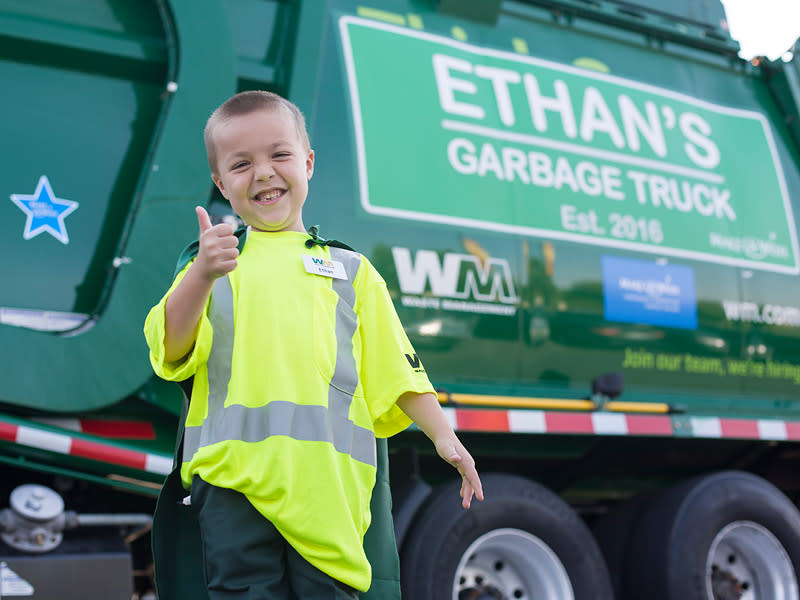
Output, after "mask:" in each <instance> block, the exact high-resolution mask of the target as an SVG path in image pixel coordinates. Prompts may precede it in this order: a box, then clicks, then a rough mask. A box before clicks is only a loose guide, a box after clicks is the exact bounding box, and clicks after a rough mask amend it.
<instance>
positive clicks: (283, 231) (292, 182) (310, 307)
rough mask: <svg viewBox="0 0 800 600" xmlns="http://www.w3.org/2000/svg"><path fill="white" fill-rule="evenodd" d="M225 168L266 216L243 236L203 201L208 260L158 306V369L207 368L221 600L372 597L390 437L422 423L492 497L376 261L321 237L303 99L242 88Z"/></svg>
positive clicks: (199, 471) (208, 465)
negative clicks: (309, 228) (313, 231)
mask: <svg viewBox="0 0 800 600" xmlns="http://www.w3.org/2000/svg"><path fill="white" fill-rule="evenodd" d="M205 143H206V150H207V153H208V161H209V167H210V169H211V173H212V179H213V181H214V183H215V184H216V186H217V188H219V190H220V192H221V193H222V195H223V196H224V197H225V198H226V199H227V200H228V201H229V202H230V204H231V206H232V208H233V210H234V211H235V212H236V213H237V214H238V215H239V217H241V219H242V220H243V221H244V222H245V223H246V224H247V225H248V231H247V239H246V243H245V244H244V247H243V250H242V251H241V253H240V252H239V249H238V246H239V239H238V238H237V237H236V236H235V235H234V230H233V228H232V227H231V226H230V225H228V224H224V223H223V224H218V225H212V224H211V221H210V219H209V216H208V214H207V213H206V211H205V210H204V209H203V208H201V207H197V209H196V213H197V221H198V226H199V230H200V238H199V249H198V253H197V256H196V258H195V259H194V261H193V262H191V263H190V264H189V265H188V266H187V267H186V268H184V269H183V270H182V271H181V272H180V273H179V274H178V275H177V277H176V278H175V281H174V282H173V284H172V286H171V287H170V289H169V291H168V292H167V293H166V295H165V296H164V298H163V299H162V300H161V301H160V302H159V304H158V305H156V306H155V307H153V309H152V310H151V311H150V314H149V315H148V317H147V321H146V323H145V335H146V338H147V342H148V345H149V347H150V357H151V362H152V364H153V368H154V369H155V371H156V373H157V374H158V375H159V376H161V377H162V378H164V379H168V380H175V381H180V380H184V379H187V378H188V377H192V376H193V377H194V380H193V387H192V394H191V403H190V405H189V412H188V415H187V418H186V431H185V438H184V448H183V463H182V466H181V479H182V481H183V485H184V487H186V488H189V487H191V503H192V505H193V507H195V508H196V510H197V512H198V518H199V521H200V532H201V537H202V539H203V552H204V562H205V575H206V585H207V588H208V591H209V597H210V598H211V600H216V599H220V600H222V599H223V598H224V599H226V600H227V599H232V598H256V597H258V598H265V599H266V598H269V599H271V598H280V599H281V600H288V599H290V598H302V599H303V600H306V599H309V598H332V599H333V598H356V597H357V593H356V591H355V590H367V589H368V588H369V586H370V577H371V574H370V565H369V562H368V561H367V558H366V555H365V553H364V550H363V537H364V533H365V532H366V530H367V527H368V526H369V523H370V511H369V503H370V494H371V491H372V487H373V484H374V482H375V472H376V456H375V438H376V437H388V436H390V435H393V434H394V433H397V432H399V431H401V430H403V429H404V428H406V427H407V426H408V425H409V424H410V422H411V420H413V421H414V422H416V423H417V425H418V426H419V427H420V429H421V430H422V431H423V432H424V433H425V434H426V435H427V436H428V437H429V438H430V439H431V440H432V441H433V443H434V445H435V447H436V451H437V452H438V454H439V455H440V456H441V457H442V458H443V459H444V460H445V461H447V462H448V463H450V464H451V465H453V466H454V467H455V468H456V469H457V470H458V472H459V473H460V474H461V477H462V486H461V497H462V498H463V502H462V504H463V506H464V507H465V508H469V506H470V503H471V500H472V497H473V495H474V496H475V497H477V498H478V499H479V500H482V499H483V492H482V489H481V482H480V479H479V477H478V473H477V471H476V470H475V465H474V461H473V459H472V457H471V456H470V454H469V453H468V452H467V450H466V449H465V448H464V446H463V445H462V444H461V442H460V441H459V440H458V438H457V437H456V435H455V433H454V432H453V430H452V428H451V426H450V425H449V423H448V421H447V419H446V417H445V415H444V413H443V411H442V410H441V408H440V406H439V403H438V402H437V399H436V396H435V393H434V390H433V388H432V387H431V384H430V382H429V381H428V378H427V376H426V375H425V372H424V370H423V369H422V367H421V365H420V364H419V361H418V360H414V359H413V358H408V357H414V356H415V354H414V350H413V348H412V347H411V345H410V343H409V341H408V339H407V338H406V336H405V333H404V332H403V329H402V326H401V325H400V323H399V320H398V318H397V315H396V313H395V311H394V308H393V306H392V303H391V299H390V298H389V295H388V293H387V291H386V286H385V283H384V281H383V280H382V279H381V277H380V275H378V273H377V272H376V271H375V269H374V268H373V267H372V265H371V264H370V263H369V262H368V261H367V259H366V258H365V257H363V256H361V255H359V254H357V253H355V252H352V251H349V250H345V249H342V248H338V247H330V246H327V245H325V243H324V242H322V241H321V240H319V239H317V238H316V237H314V236H311V235H309V234H308V233H306V230H305V227H304V226H303V218H302V209H303V204H304V202H305V199H306V195H307V193H308V181H309V180H310V179H311V176H312V174H313V172H314V152H313V150H311V147H310V145H309V140H308V135H307V133H306V128H305V122H304V119H303V116H302V114H301V113H300V111H299V110H298V109H297V107H296V106H295V105H294V104H292V103H290V102H289V101H287V100H285V99H284V98H282V97H280V96H277V95H275V94H272V93H269V92H261V91H250V92H243V93H240V94H237V95H235V96H233V97H232V98H230V99H229V100H228V101H226V102H225V103H224V104H222V105H221V106H220V107H219V108H218V109H217V110H216V111H214V113H213V114H212V115H211V117H210V119H209V120H208V124H207V126H206V130H205Z"/></svg>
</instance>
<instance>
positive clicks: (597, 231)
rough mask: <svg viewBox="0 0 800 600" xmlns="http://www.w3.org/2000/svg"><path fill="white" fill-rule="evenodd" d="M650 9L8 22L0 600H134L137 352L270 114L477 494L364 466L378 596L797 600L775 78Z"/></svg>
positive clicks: (2, 14) (784, 189) (43, 10)
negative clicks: (245, 145) (300, 160)
mask: <svg viewBox="0 0 800 600" xmlns="http://www.w3.org/2000/svg"><path fill="white" fill-rule="evenodd" d="M663 4H664V3H661V2H655V1H644V0H640V1H638V2H633V1H631V2H623V1H607V0H591V1H590V0H518V1H512V0H481V1H467V0H459V1H456V0H374V1H372V2H368V1H367V2H359V1H356V0H319V1H313V2H312V1H311V0H302V1H301V0H283V1H279V0H207V1H204V2H202V3H196V2H189V1H188V0H147V1H145V0H142V1H138V2H130V1H126V0H83V1H82V2H80V3H65V2H60V1H58V0H41V1H39V2H36V3H31V2H27V1H21V0H0V81H2V82H3V91H4V94H3V98H4V100H3V102H4V111H3V115H2V117H0V133H1V134H2V137H1V138H0V139H1V140H2V142H0V149H2V151H1V152H0V160H2V164H3V177H2V178H0V240H1V241H0V249H2V253H3V256H4V257H5V259H4V260H3V261H2V263H0V281H2V282H3V284H2V286H0V365H2V366H1V367H0V373H2V376H0V463H2V464H3V465H4V466H3V470H4V472H5V474H6V476H5V477H4V481H5V482H6V485H4V486H2V489H0V504H3V502H4V500H2V498H4V497H5V496H9V495H10V499H9V504H10V508H9V509H7V510H6V511H4V513H2V514H0V538H2V540H3V541H4V542H5V545H2V544H0V563H4V565H3V564H0V595H3V594H6V593H9V592H8V588H7V587H6V586H10V585H12V583H13V582H14V581H16V580H15V579H14V577H15V576H16V577H18V578H19V579H20V580H21V581H22V582H23V583H25V584H26V585H28V586H29V588H30V589H29V588H26V587H25V586H24V585H22V584H18V585H21V586H22V587H21V588H19V589H22V590H23V592H24V593H20V594H18V595H28V596H32V597H34V598H51V597H52V598H55V597H58V598H65V597H73V596H72V595H70V596H64V595H63V594H64V587H63V584H60V583H58V582H60V581H66V578H68V577H69V574H68V573H69V572H72V571H74V570H75V569H77V571H75V572H79V573H83V583H82V584H81V586H75V587H76V589H75V590H74V592H71V593H73V594H74V597H76V598H77V597H81V598H95V597H103V598H109V597H120V598H122V597H130V596H131V594H135V595H136V596H137V597H140V598H145V597H148V595H150V597H152V594H153V589H154V588H153V586H152V571H151V570H150V567H151V564H150V558H149V556H150V555H149V545H148V544H149V542H148V534H147V528H148V525H147V523H148V520H147V515H149V514H150V513H152V510H153V506H154V502H155V496H156V495H157V493H158V490H159V488H160V486H161V483H162V482H163V479H164V476H165V475H166V474H167V473H168V472H169V470H170V468H171V464H172V452H173V446H174V443H175V433H176V429H177V422H178V418H179V415H180V411H181V405H182V402H183V397H182V394H181V392H180V390H179V388H178V387H177V386H176V385H174V384H171V383H166V382H163V381H160V380H158V379H157V378H155V377H154V376H153V373H152V370H151V367H150V364H149V361H148V356H147V350H146V347H145V343H144V338H143V335H142V325H143V322H144V318H145V316H146V314H147V312H148V310H149V309H150V307H151V306H152V305H153V304H155V303H156V302H157V301H158V299H159V298H160V296H161V294H163V292H164V290H165V289H166V287H167V286H168V284H169V282H170V277H171V275H172V269H173V266H174V261H175V260H176V258H177V256H178V255H179V253H180V251H181V249H182V248H183V246H184V245H185V244H186V243H188V242H189V241H191V240H192V239H194V238H195V237H196V218H195V216H194V211H193V207H194V206H195V205H198V204H200V205H204V206H207V207H208V209H209V212H210V213H211V214H212V217H213V218H214V219H215V220H225V219H229V220H230V219H235V216H234V215H232V213H231V211H230V207H229V206H228V205H227V203H226V202H225V201H224V199H223V198H222V197H221V196H220V195H219V194H218V193H217V192H216V191H215V190H214V188H213V185H212V182H211V179H210V176H209V173H208V168H207V164H206V160H205V153H204V147H203V143H202V129H203V127H204V124H205V121H206V119H207V117H208V115H209V114H210V112H211V111H212V110H213V109H214V108H215V107H216V106H217V105H218V104H219V103H221V102H222V101H224V100H225V99H226V98H227V97H229V96H230V95H232V94H234V93H235V92H237V91H240V90H244V89H268V90H272V91H275V92H278V93H280V94H282V95H284V96H286V97H288V98H289V99H291V100H292V101H293V102H295V103H296V104H297V105H298V106H299V107H300V108H301V110H303V112H304V113H305V116H306V119H307V121H308V126H309V132H310V137H311V142H312V146H313V148H314V150H315V156H316V164H315V173H314V177H313V180H312V183H311V186H310V194H309V198H308V201H307V204H306V209H305V222H306V225H313V224H319V225H320V231H321V234H322V235H323V236H324V237H334V238H336V239H339V240H343V241H345V242H346V243H348V244H350V245H351V246H353V247H354V248H356V249H357V250H358V251H360V252H362V253H363V254H365V255H366V256H368V257H369V259H370V260H371V261H372V262H373V263H374V264H375V266H376V267H377V268H378V270H379V271H380V272H381V274H382V275H383V277H384V278H385V279H386V281H387V284H388V286H389V289H390V292H391V295H392V298H393V300H394V302H395V306H396V308H397V311H398V313H399V315H400V318H401V320H402V321H403V323H404V325H405V327H406V331H407V333H408V335H409V337H410V339H411V341H412V343H413V344H414V346H415V349H416V350H417V353H418V356H419V358H420V359H421V360H422V361H423V363H424V365H425V368H426V370H427V372H428V373H429V375H430V377H431V380H432V381H433V383H434V385H435V386H436V387H437V389H438V390H439V394H440V400H441V402H442V404H443V407H444V409H445V411H446V412H447V414H448V416H449V418H450V419H451V421H452V423H453V425H454V427H455V428H456V430H457V432H458V433H459V436H460V437H461V438H462V439H463V441H464V442H465V444H466V446H467V447H468V448H469V449H470V451H471V452H472V453H473V455H474V456H475V458H476V461H477V464H478V468H479V470H480V472H481V473H482V475H484V477H485V487H486V497H487V499H486V501H485V502H484V503H479V504H478V505H477V506H475V507H473V509H472V510H471V511H470V512H468V513H466V512H461V511H459V509H458V508H457V493H456V492H455V490H454V489H452V486H453V485H454V483H453V482H452V481H450V480H451V479H452V473H451V472H449V471H448V468H447V467H446V465H444V464H443V463H442V462H441V461H440V460H439V459H438V457H436V456H435V455H434V452H433V448H432V446H431V445H430V443H429V442H428V441H427V440H426V439H425V438H424V436H423V435H422V434H421V433H420V432H419V431H418V430H416V429H415V428H413V427H412V428H411V429H409V430H408V431H406V432H404V433H402V434H400V435H398V436H396V437H395V438H392V439H391V440H390V444H389V448H390V460H391V466H392V469H391V472H392V488H393V496H394V516H395V533H396V537H397V543H398V547H399V549H400V557H401V568H402V572H403V589H404V597H406V598H408V599H409V600H442V599H443V598H448V599H450V598H452V599H453V600H464V599H468V598H469V599H473V600H474V599H477V598H530V599H532V598H547V599H548V600H569V599H576V600H583V599H591V600H601V599H604V598H614V597H616V598H618V599H619V600H640V599H641V598H644V597H647V598H663V599H665V600H666V599H669V600H687V599H689V600H693V599H698V600H699V599H701V598H702V599H705V598H710V599H713V600H727V599H729V598H730V599H733V598H742V599H745V600H747V599H754V600H755V599H758V600H764V599H766V600H784V599H786V600H800V591H799V590H798V580H800V577H798V574H800V513H799V512H798V511H797V508H796V504H797V501H798V498H800V479H798V478H797V476H796V473H797V471H798V464H799V463H800V458H798V456H800V454H798V450H799V449H800V446H798V444H797V442H798V441H800V395H798V391H799V390H800V300H798V298H800V277H799V276H798V274H800V247H799V246H798V228H797V223H796V222H795V218H796V217H795V215H800V200H798V199H799V198H800V61H798V59H791V54H789V55H788V56H787V57H786V60H781V61H774V62H772V61H769V60H766V59H753V60H752V61H746V60H743V59H742V58H740V57H739V56H738V54H737V53H738V44H737V43H736V42H735V41H734V40H732V39H731V38H730V36H729V34H728V32H727V27H726V25H725V15H724V11H723V9H722V6H721V5H720V4H718V3H717V2H716V1H712V2H704V1H700V0H696V1H693V0H682V1H681V2H675V3H672V4H671V5H670V6H664V5H663ZM20 486H22V488H20ZM25 486H29V487H25ZM30 486H33V487H30ZM12 490H14V492H15V493H16V494H17V496H16V498H15V497H14V496H13V495H11V492H12ZM18 490H22V491H18ZM53 490H55V492H54V491H53ZM56 492H57V494H56ZM26 494H30V496H28V495H26ZM31 498H33V499H31ZM36 498H39V500H41V502H39V501H38V500H36ZM61 498H63V505H59V504H58V502H59V501H60V499H61ZM31 502H32V503H33V504H34V505H36V506H37V507H38V506H39V505H40V504H47V505H46V506H45V507H44V508H36V509H31V508H30V505H31ZM50 502H53V503H54V505H50V504H49V503H50ZM26 506H28V509H26V508H25V507H26ZM63 508H66V509H67V512H66V513H64V512H63ZM39 510H41V511H43V512H41V513H37V511H39ZM37 515H38V516H37ZM63 515H67V518H66V519H64V518H63ZM92 525H94V526H92ZM120 529H121V530H122V532H123V534H124V535H123V537H120V535H119V533H120ZM97 557H101V558H102V559H104V560H107V561H108V564H109V565H111V566H110V567H109V568H108V569H105V570H102V571H103V573H102V575H99V574H98V569H97V567H96V563H92V561H93V560H99V559H98V558H97ZM92 564H95V566H94V567H93V566H92ZM63 565H66V566H63ZM53 581H55V582H57V583H55V584H53V583H52V582H53ZM79 588H80V589H79ZM110 590H115V591H113V592H112V591H110ZM93 594H94V595H93ZM109 594H111V595H109Z"/></svg>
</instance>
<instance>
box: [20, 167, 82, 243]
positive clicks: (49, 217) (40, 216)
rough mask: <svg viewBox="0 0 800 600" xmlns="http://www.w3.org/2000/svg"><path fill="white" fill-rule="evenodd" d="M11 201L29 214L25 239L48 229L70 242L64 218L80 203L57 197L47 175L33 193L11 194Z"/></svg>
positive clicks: (24, 234) (59, 239)
mask: <svg viewBox="0 0 800 600" xmlns="http://www.w3.org/2000/svg"><path fill="white" fill-rule="evenodd" d="M11 201H12V202H13V203H14V204H16V205H17V206H18V207H19V208H20V210H21V211H22V212H24V213H25V215H26V216H27V220H26V221H25V230H24V231H23V233H22V237H23V239H26V240H29V239H31V238H33V237H36V236H37V235H39V234H40V233H43V232H45V231H46V232H47V233H49V234H50V235H52V236H53V237H54V238H56V239H57V240H58V241H59V242H61V243H62V244H69V235H68V234H67V225H66V224H65V223H64V219H65V218H66V217H67V215H69V214H70V213H72V212H73V211H74V210H75V209H76V208H78V203H77V202H75V201H73V200H65V199H64V198H57V197H56V195H55V194H54V193H53V188H52V187H51V185H50V181H49V180H48V179H47V176H45V175H42V176H41V177H40V178H39V182H38V183H37V184H36V191H35V192H33V194H11Z"/></svg>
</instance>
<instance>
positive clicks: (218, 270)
mask: <svg viewBox="0 0 800 600" xmlns="http://www.w3.org/2000/svg"><path fill="white" fill-rule="evenodd" d="M195 212H196V213H197V226H198V228H199V230H200V236H199V241H200V249H199V251H198V253H197V258H196V259H195V265H196V266H197V268H199V269H200V270H201V272H202V274H203V275H204V277H206V278H207V279H208V280H209V281H212V280H214V279H217V278H219V277H222V276H223V275H226V274H227V273H230V272H231V271H233V270H234V269H235V268H236V265H237V262H236V257H238V256H239V248H238V246H239V239H238V238H237V237H236V236H235V235H233V231H234V229H233V227H232V226H231V225H229V224H227V223H220V224H218V225H212V224H211V219H210V217H209V216H208V213H207V212H206V209H205V208H203V207H202V206H196V207H195Z"/></svg>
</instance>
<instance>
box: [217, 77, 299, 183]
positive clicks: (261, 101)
mask: <svg viewBox="0 0 800 600" xmlns="http://www.w3.org/2000/svg"><path fill="white" fill-rule="evenodd" d="M279 107H282V108H284V109H286V110H287V111H289V114H290V115H291V116H292V118H293V119H294V124H295V127H296V128H297V135H298V137H299V138H300V142H301V143H302V144H303V145H304V146H305V149H306V150H310V149H311V141H310V140H309V139H308V131H307V130H306V120H305V118H304V117H303V113H302V112H300V109H299V108H297V106H296V105H295V104H294V103H293V102H290V101H289V100H287V99H286V98H284V97H283V96H279V95H278V94H275V93H273V92H267V91H264V90H248V91H245V92H239V93H238V94H235V95H233V96H231V97H230V98H228V99H227V100H226V101H225V102H223V103H222V104H220V105H219V106H218V107H217V109H216V110H215V111H214V112H213V113H211V116H210V117H209V118H208V121H207V122H206V128H205V131H204V132H203V139H204V140H205V143H206V155H207V156H208V167H209V168H210V169H211V172H212V173H216V172H217V154H216V148H214V129H215V128H216V126H217V125H218V124H219V123H221V122H223V121H226V120H228V119H230V118H231V117H239V116H242V115H248V114H250V113H252V112H255V111H257V110H273V109H275V108H279Z"/></svg>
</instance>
